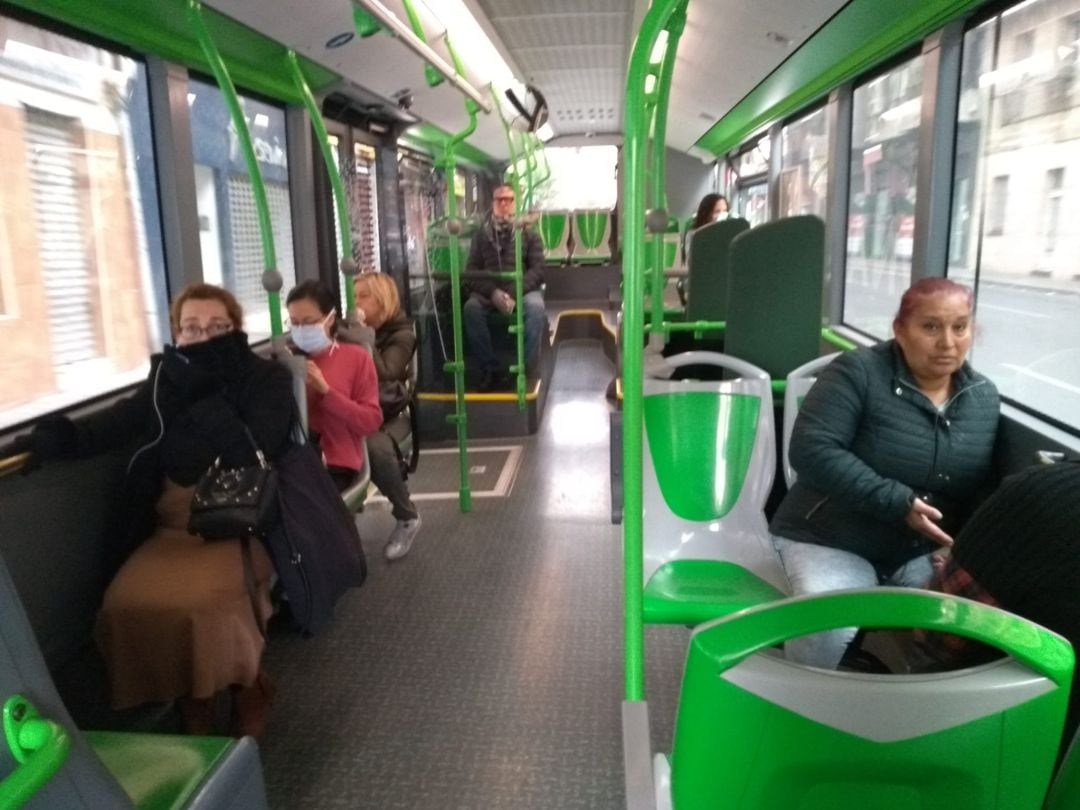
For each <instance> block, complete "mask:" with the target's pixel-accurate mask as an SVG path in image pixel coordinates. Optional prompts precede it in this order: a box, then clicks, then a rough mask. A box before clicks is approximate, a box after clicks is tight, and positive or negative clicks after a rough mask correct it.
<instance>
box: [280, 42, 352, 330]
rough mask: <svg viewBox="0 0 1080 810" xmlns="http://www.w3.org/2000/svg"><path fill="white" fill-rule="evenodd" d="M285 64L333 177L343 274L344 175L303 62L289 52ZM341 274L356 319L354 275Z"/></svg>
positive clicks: (347, 236) (346, 240)
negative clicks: (332, 150) (337, 161)
mask: <svg viewBox="0 0 1080 810" xmlns="http://www.w3.org/2000/svg"><path fill="white" fill-rule="evenodd" d="M285 61H286V63H287V64H288V66H289V72H290V73H291V74H292V79H293V83H294V84H295V85H296V90H297V92H298V93H300V98H301V99H303V101H304V106H305V107H306V108H307V111H308V117H309V118H310V119H311V126H312V127H314V128H315V137H316V139H317V140H318V142H319V151H320V152H321V153H322V156H323V162H324V163H325V164H326V174H327V176H328V177H329V178H330V187H331V188H332V189H333V191H334V210H335V211H336V213H337V220H338V231H339V232H340V234H341V267H342V270H343V271H344V268H345V262H346V261H349V262H352V261H353V252H352V227H351V225H350V223H349V208H348V203H347V202H346V201H345V184H344V183H343V182H342V180H341V172H340V171H339V170H338V167H337V166H335V165H334V155H333V153H332V152H331V151H330V136H329V134H328V133H327V131H326V124H325V122H324V121H323V117H322V112H321V111H320V110H319V105H318V104H317V103H316V102H315V96H313V95H312V94H311V88H310V87H308V83H307V80H306V79H305V78H304V74H303V72H302V71H301V70H300V62H299V60H298V59H297V58H296V52H295V51H293V50H291V49H290V50H289V51H288V52H287V53H286V54H285ZM342 275H343V276H344V277H345V312H346V315H348V317H349V318H354V317H355V316H356V291H355V290H354V289H353V285H352V278H351V276H350V275H348V274H345V273H344V272H343V273H342Z"/></svg>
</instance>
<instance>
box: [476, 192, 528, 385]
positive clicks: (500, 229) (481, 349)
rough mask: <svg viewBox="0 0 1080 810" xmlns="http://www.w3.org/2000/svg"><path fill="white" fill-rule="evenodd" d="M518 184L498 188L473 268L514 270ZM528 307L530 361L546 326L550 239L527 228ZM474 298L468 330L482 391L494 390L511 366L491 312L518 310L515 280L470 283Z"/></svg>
mask: <svg viewBox="0 0 1080 810" xmlns="http://www.w3.org/2000/svg"><path fill="white" fill-rule="evenodd" d="M513 217H514V189H513V187H512V186H509V185H506V184H503V185H501V186H498V187H496V189H495V195H494V200H493V202H492V211H491V217H489V218H488V220H487V221H486V222H485V223H484V227H482V228H481V229H480V230H479V231H477V233H476V235H475V236H474V237H473V240H472V247H471V249H470V250H469V258H468V260H467V261H466V263H465V270H466V271H467V272H472V273H477V272H482V271H485V270H486V271H488V272H493V273H512V272H513V271H514V223H513ZM521 262H522V275H523V278H522V293H523V296H522V299H521V302H522V306H524V307H525V362H526V363H528V362H529V361H530V359H531V358H532V357H533V355H534V353H535V352H536V349H537V347H538V346H539V343H540V333H541V332H542V331H543V328H544V315H545V310H544V295H543V293H542V292H541V291H540V287H541V286H542V285H543V283H544V243H543V242H542V241H541V240H540V237H539V236H538V235H537V234H536V233H534V232H533V231H531V230H523V231H522V233H521ZM468 285H469V286H468V289H469V290H470V295H469V299H468V300H467V301H466V302H465V305H464V306H463V307H462V314H463V317H464V319H465V334H466V335H467V336H468V339H469V347H470V350H471V352H472V354H473V356H474V357H475V358H476V362H477V365H478V366H479V371H480V385H479V389H480V390H481V391H491V390H493V389H494V388H496V387H498V386H499V385H501V384H503V383H504V382H505V378H506V374H505V369H504V368H503V367H501V366H500V364H499V361H498V359H497V358H496V357H495V350H494V349H493V348H492V346H491V328H490V324H489V319H490V317H491V316H492V315H493V314H494V313H495V312H501V313H503V314H504V315H509V314H511V313H512V312H513V311H514V306H515V304H516V302H515V301H514V282H513V281H502V280H500V279H497V278H491V279H481V280H471V281H469V282H468Z"/></svg>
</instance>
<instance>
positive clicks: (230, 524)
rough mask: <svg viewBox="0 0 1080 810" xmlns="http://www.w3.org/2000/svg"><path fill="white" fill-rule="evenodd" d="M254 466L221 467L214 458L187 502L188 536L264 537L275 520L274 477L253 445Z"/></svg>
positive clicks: (220, 538) (222, 538) (276, 506)
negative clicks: (189, 534)
mask: <svg viewBox="0 0 1080 810" xmlns="http://www.w3.org/2000/svg"><path fill="white" fill-rule="evenodd" d="M244 432H245V433H246V434H247V437H248V439H249V440H250V441H251V444H252V446H253V447H254V448H255V457H256V459H258V464H253V465H251V466H248V467H224V466H222V464H221V458H220V457H219V458H217V459H216V460H215V461H214V463H213V464H212V465H211V466H210V468H209V469H208V470H207V471H206V472H205V473H203V475H202V477H201V478H200V479H199V483H198V484H196V486H195V494H194V495H193V496H192V498H191V516H190V517H189V518H188V532H190V533H191V534H197V535H199V536H200V537H202V538H203V539H205V540H229V539H235V538H242V537H259V538H262V537H266V535H267V534H269V532H270V530H271V529H272V528H273V527H274V524H275V523H276V522H277V517H278V474H277V470H275V469H274V468H273V467H271V466H270V464H269V463H268V462H267V460H266V457H265V456H264V455H263V453H262V451H261V450H260V449H259V448H258V445H256V444H255V439H254V437H253V436H252V435H251V431H249V430H248V429H247V427H246V426H245V427H244Z"/></svg>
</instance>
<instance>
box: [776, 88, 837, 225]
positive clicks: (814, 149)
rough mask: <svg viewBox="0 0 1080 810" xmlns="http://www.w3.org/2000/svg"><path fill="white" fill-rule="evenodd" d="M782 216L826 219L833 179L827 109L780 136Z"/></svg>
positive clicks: (807, 118)
mask: <svg viewBox="0 0 1080 810" xmlns="http://www.w3.org/2000/svg"><path fill="white" fill-rule="evenodd" d="M780 143H781V155H780V166H781V168H780V216H782V217H793V216H798V215H800V214H816V215H817V216H819V217H821V218H822V219H824V218H825V194H826V189H827V187H828V180H829V124H828V119H827V118H826V117H825V110H824V108H822V109H819V110H815V111H814V112H812V113H810V114H809V115H807V116H805V117H804V118H800V119H799V120H798V121H793V122H791V123H790V124H788V125H787V126H786V127H784V128H783V130H782V131H781V133H780Z"/></svg>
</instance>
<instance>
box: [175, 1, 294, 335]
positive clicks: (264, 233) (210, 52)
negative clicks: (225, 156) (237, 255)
mask: <svg viewBox="0 0 1080 810" xmlns="http://www.w3.org/2000/svg"><path fill="white" fill-rule="evenodd" d="M187 16H188V23H189V24H190V25H191V27H192V29H193V30H194V31H195V36H196V38H198V40H199V45H200V46H201V47H202V50H203V54H204V55H205V56H206V61H207V63H208V64H209V65H210V70H211V71H213V74H214V78H215V79H216V80H217V83H218V87H219V88H220V89H221V93H222V95H223V96H224V97H225V103H226V105H227V106H228V108H229V114H230V116H232V122H233V126H234V127H236V139H237V141H238V142H239V144H240V149H241V151H243V153H244V162H245V163H246V164H247V170H248V175H249V176H250V179H251V194H252V196H253V197H254V198H255V211H256V213H257V214H258V217H259V236H260V237H261V239H262V252H263V263H264V264H265V265H266V269H265V270H264V271H263V289H265V290H266V296H267V299H268V303H269V306H270V334H272V335H273V336H274V337H275V338H280V337H281V335H282V333H283V329H282V323H281V274H280V273H279V272H278V267H277V254H276V252H275V250H274V231H273V226H272V225H271V223H270V207H269V205H267V202H266V186H265V185H263V178H262V170H261V169H260V168H259V160H258V158H256V157H255V147H254V146H253V145H252V143H251V131H250V130H249V129H248V125H247V121H246V120H244V111H243V109H242V108H241V107H240V99H239V98H238V97H237V95H236V87H235V86H233V83H232V79H231V78H230V77H229V70H228V68H226V67H225V61H224V60H223V59H222V58H221V53H220V52H219V51H218V49H217V46H216V45H215V44H214V40H213V39H212V38H211V36H210V32H209V31H208V30H207V28H206V23H205V22H204V21H203V17H202V4H201V3H200V2H199V0H188V4H187ZM275 287H276V289H275Z"/></svg>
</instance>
